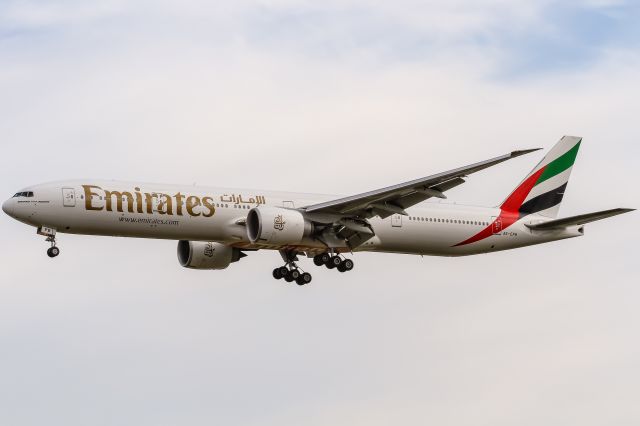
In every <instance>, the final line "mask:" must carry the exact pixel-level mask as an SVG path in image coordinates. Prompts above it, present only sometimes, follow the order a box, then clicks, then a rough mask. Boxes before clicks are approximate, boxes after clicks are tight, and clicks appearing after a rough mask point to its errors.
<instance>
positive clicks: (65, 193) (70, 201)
mask: <svg viewBox="0 0 640 426" xmlns="http://www.w3.org/2000/svg"><path fill="white" fill-rule="evenodd" d="M62 205H63V206H65V207H75V205H76V191H75V190H74V189H73V188H62Z"/></svg>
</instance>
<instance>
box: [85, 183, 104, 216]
mask: <svg viewBox="0 0 640 426" xmlns="http://www.w3.org/2000/svg"><path fill="white" fill-rule="evenodd" d="M82 187H83V188H84V208H85V209H87V210H97V211H100V210H102V209H103V208H104V207H94V206H93V205H92V204H91V202H92V201H93V196H94V195H95V196H97V197H99V196H100V195H98V194H97V193H95V192H92V191H91V189H92V188H95V189H102V188H100V187H99V186H95V185H82Z"/></svg>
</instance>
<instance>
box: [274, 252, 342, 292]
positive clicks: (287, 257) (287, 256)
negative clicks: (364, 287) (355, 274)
mask: <svg viewBox="0 0 640 426" xmlns="http://www.w3.org/2000/svg"><path fill="white" fill-rule="evenodd" d="M280 255H281V256H282V259H283V260H284V261H285V264H284V266H280V267H279V268H276V269H274V270H273V278H275V279H276V280H281V279H284V280H285V281H286V282H289V283H290V282H294V281H295V282H296V284H298V285H305V284H309V283H310V282H311V274H310V273H308V272H304V271H302V270H301V269H300V268H299V267H298V265H297V264H296V262H297V261H298V256H297V252H295V251H285V250H281V251H280ZM313 263H315V264H316V265H317V266H322V265H324V266H326V267H327V269H337V270H338V271H340V272H348V271H350V270H352V269H353V260H351V259H345V258H344V257H341V256H340V255H339V254H334V253H333V252H331V253H321V254H319V255H317V256H314V257H313Z"/></svg>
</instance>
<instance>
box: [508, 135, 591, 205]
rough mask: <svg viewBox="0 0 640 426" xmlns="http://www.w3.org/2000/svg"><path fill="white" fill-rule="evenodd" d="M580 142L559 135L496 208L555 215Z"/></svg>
mask: <svg viewBox="0 0 640 426" xmlns="http://www.w3.org/2000/svg"><path fill="white" fill-rule="evenodd" d="M581 142H582V138H580V137H577V136H564V137H562V139H560V142H558V143H557V144H556V145H555V146H554V147H553V148H552V149H551V151H549V153H548V154H547V155H546V156H545V157H544V158H543V159H542V161H541V162H540V163H538V165H537V166H536V167H534V168H533V170H532V171H531V173H529V174H528V175H527V177H526V178H525V179H524V180H523V181H522V183H520V185H518V187H517V188H516V189H515V190H514V191H513V192H512V193H511V195H509V197H508V198H507V199H506V200H505V201H504V202H503V203H502V205H501V206H500V208H501V209H502V210H503V211H505V212H511V213H518V215H519V216H520V217H522V216H526V215H529V214H533V213H535V214H539V215H542V216H547V217H552V218H553V217H556V216H557V215H558V210H559V209H560V203H561V202H562V197H563V196H564V193H565V190H566V189H567V183H568V182H569V176H570V175H571V169H572V168H573V163H574V162H575V160H576V156H577V155H578V150H579V149H580V143H581Z"/></svg>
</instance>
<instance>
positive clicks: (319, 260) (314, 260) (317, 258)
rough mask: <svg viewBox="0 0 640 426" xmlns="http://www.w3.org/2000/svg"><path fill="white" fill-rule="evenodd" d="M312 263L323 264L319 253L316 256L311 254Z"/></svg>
mask: <svg viewBox="0 0 640 426" xmlns="http://www.w3.org/2000/svg"><path fill="white" fill-rule="evenodd" d="M313 263H314V265H316V266H322V265H324V259H323V257H322V255H321V254H319V255H317V256H313Z"/></svg>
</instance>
